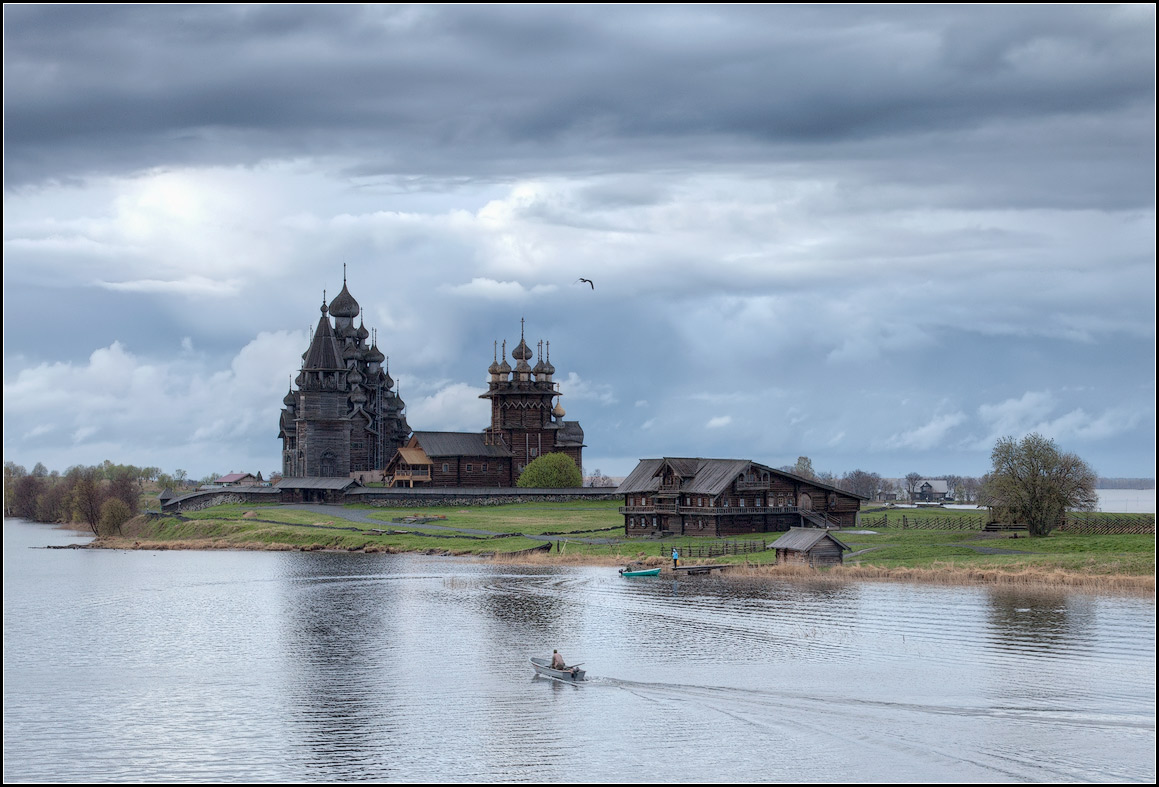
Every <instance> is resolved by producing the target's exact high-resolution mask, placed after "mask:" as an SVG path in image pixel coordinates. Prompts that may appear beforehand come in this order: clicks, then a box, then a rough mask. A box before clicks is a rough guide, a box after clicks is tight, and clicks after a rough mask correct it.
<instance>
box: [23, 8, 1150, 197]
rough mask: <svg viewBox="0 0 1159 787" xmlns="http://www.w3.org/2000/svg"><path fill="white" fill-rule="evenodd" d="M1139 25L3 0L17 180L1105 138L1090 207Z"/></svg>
mask: <svg viewBox="0 0 1159 787" xmlns="http://www.w3.org/2000/svg"><path fill="white" fill-rule="evenodd" d="M1152 20H1153V17H1150V16H1148V14H1147V13H1146V12H1143V11H1139V10H1131V9H1116V8H1108V7H1101V6H1100V7H1090V6H1083V7H1071V6H1068V7H1049V8H1037V7H987V8H981V9H973V8H962V7H934V8H916V9H915V8H911V7H905V8H903V7H887V8H884V9H883V8H877V7H872V8H871V7H857V6H852V7H847V6H833V7H797V6H753V7H728V8H719V7H699V6H680V7H676V8H672V7H668V8H664V9H652V8H650V7H642V6H641V7H607V6H577V7H570V6H544V7H538V6H533V7H525V6H518V7H515V6H499V7H493V6H417V7H410V6H403V7H398V6H391V7H379V6H335V7H331V6H305V7H302V6H187V7H168V6H145V7H140V6H127V5H126V6H17V7H11V6H10V7H8V8H6V52H5V61H6V62H5V65H6V68H5V90H6V136H7V139H6V143H7V152H6V159H7V161H6V163H7V170H8V172H7V175H8V184H9V185H10V186H11V185H14V184H20V183H25V182H30V181H38V180H42V179H54V178H57V179H58V178H63V177H77V176H83V175H85V174H91V173H102V172H123V171H133V170H136V169H142V168H149V167H156V166H170V165H182V164H191V163H202V164H204V163H222V164H239V163H240V164H249V163H254V162H256V161H259V160H262V159H268V158H273V157H287V156H318V155H328V154H329V155H335V156H338V157H349V158H350V159H352V160H354V159H356V160H357V161H358V163H357V164H352V165H351V167H352V169H351V171H352V172H356V173H358V174H363V175H366V174H377V173H407V172H420V171H421V172H423V173H426V174H428V175H443V176H447V177H502V178H506V177H513V176H518V175H524V174H528V173H542V172H549V171H559V172H574V171H577V170H591V171H608V170H613V171H631V170H639V169H648V168H651V167H656V166H660V165H661V162H663V165H664V166H671V165H672V164H673V162H675V161H682V162H684V165H685V166H689V165H699V166H703V167H710V166H720V165H724V166H730V165H733V166H735V165H739V164H741V163H742V162H743V163H750V164H751V163H754V162H759V161H765V162H768V161H796V160H804V159H812V158H821V159H831V160H834V161H835V162H849V161H854V162H857V165H858V166H872V162H874V161H892V160H893V159H894V158H895V157H896V156H897V154H898V153H899V150H900V149H899V146H907V147H909V148H910V149H911V150H917V151H922V152H924V153H925V154H926V155H925V156H924V157H923V158H926V159H928V160H930V161H932V162H937V160H938V154H939V147H941V155H942V156H944V157H947V158H951V159H957V158H958V157H960V156H967V157H969V156H975V157H976V158H977V159H978V160H979V161H980V162H985V163H984V164H983V166H984V167H985V166H987V165H988V166H989V167H994V168H995V170H996V171H1001V168H1002V167H1003V166H1006V164H1008V163H1009V162H1011V161H1021V162H1022V166H1024V167H1028V168H1029V169H1031V170H1033V171H1034V172H1036V173H1037V172H1038V171H1039V169H1040V168H1041V167H1043V166H1044V163H1043V160H1044V159H1045V158H1046V157H1045V156H1043V155H1041V153H1036V151H1041V149H1042V148H1043V147H1044V146H1052V145H1055V144H1058V145H1066V144H1068V140H1071V139H1073V138H1075V137H1076V136H1077V137H1079V138H1081V139H1082V140H1084V141H1085V140H1086V139H1088V138H1089V137H1091V136H1096V137H1097V136H1100V135H1104V134H1105V135H1107V136H1108V138H1109V143H1114V144H1108V145H1107V146H1106V147H1105V148H1104V149H1102V150H1099V149H1097V148H1096V149H1095V150H1094V151H1093V155H1094V160H1091V159H1090V156H1091V155H1092V150H1091V148H1089V147H1084V159H1083V160H1081V161H1079V162H1076V170H1079V172H1076V173H1071V174H1072V176H1073V175H1075V174H1078V175H1080V176H1082V177H1084V178H1090V179H1091V182H1092V184H1093V188H1092V189H1090V190H1083V193H1086V194H1087V199H1090V200H1096V199H1103V198H1105V199H1112V198H1113V199H1117V200H1120V201H1122V200H1124V199H1127V200H1132V201H1134V202H1138V201H1140V200H1146V199H1147V198H1149V196H1150V192H1149V191H1148V192H1147V193H1146V194H1139V193H1133V194H1130V195H1128V196H1126V197H1124V194H1123V192H1122V190H1121V189H1116V188H1113V187H1112V186H1111V184H1110V183H1106V184H1103V183H1100V178H1099V172H1101V171H1105V170H1110V171H1112V172H1116V171H1117V170H1119V169H1121V168H1123V167H1124V166H1125V164H1124V163H1123V162H1124V160H1125V159H1126V158H1127V157H1128V156H1129V155H1130V154H1131V153H1132V152H1137V151H1138V150H1139V149H1140V145H1145V144H1149V142H1150V137H1151V135H1152V133H1153V124H1152V123H1151V122H1150V118H1151V112H1150V106H1151V96H1152V92H1153V69H1152V55H1153V48H1154V35H1153V28H1152V25H1151V21H1152ZM990 128H1000V129H1001V130H1002V133H1003V135H1004V136H1003V144H1002V146H1000V147H997V148H996V147H995V145H994V144H992V141H991V140H988V139H986V137H985V130H986V129H990ZM971 135H978V136H971ZM947 138H949V139H951V140H954V142H955V145H954V147H955V151H954V152H950V151H947V150H946V140H947ZM1056 140H1057V141H1056ZM959 144H961V145H962V146H963V147H962V150H961V151H958V150H957V147H958V145H959ZM1051 158H1052V159H1054V158H1056V157H1054V156H1052V157H1051ZM956 165H957V162H956V161H953V162H947V166H951V167H952V166H956ZM984 176H985V172H984V171H983V172H982V173H980V174H979V176H978V179H980V180H982V179H984ZM901 177H905V174H904V173H902V174H901ZM922 177H924V178H928V177H930V173H929V172H923V175H922ZM963 177H964V176H963V175H962V174H961V173H959V174H958V175H957V176H956V179H963ZM965 179H966V180H970V179H971V178H970V177H969V176H965ZM1027 180H1028V181H1033V180H1035V178H1034V177H1033V176H1028V177H1027ZM1108 180H1109V178H1108ZM1116 182H1117V181H1116ZM1028 188H1034V186H1031V185H1030V184H1029V183H1028ZM1009 189H1010V184H1009V183H1007V190H1008V191H1009ZM1054 191H1055V190H1053V189H1047V190H1045V195H1044V196H1047V195H1049V194H1051V193H1054Z"/></svg>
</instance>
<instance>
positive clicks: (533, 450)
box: [531, 448, 539, 456]
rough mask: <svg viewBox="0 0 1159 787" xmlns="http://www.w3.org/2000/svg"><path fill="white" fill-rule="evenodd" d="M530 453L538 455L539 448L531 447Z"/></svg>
mask: <svg viewBox="0 0 1159 787" xmlns="http://www.w3.org/2000/svg"><path fill="white" fill-rule="evenodd" d="M531 455H532V456H539V449H538V448H532V449H531Z"/></svg>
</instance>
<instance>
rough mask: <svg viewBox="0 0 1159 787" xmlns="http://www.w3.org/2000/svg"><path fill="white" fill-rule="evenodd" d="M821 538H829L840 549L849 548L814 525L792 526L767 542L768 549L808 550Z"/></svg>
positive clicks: (826, 531)
mask: <svg viewBox="0 0 1159 787" xmlns="http://www.w3.org/2000/svg"><path fill="white" fill-rule="evenodd" d="M823 538H828V539H830V540H831V541H832V542H833V543H835V544H836V545H837V546H839V547H841V548H842V549H850V547H848V546H846V545H845V544H843V543H841V541H840V540H839V539H838V538H837V536H835V535H833V534H832V533H830V532H829V531H828V530H821V529H820V528H814V527H794V528H793V529H792V530H790V531H789V532H788V533H785V535H783V536H781V537H780V538H778V539H777V540H776V541H774V542H773V543H771V544H769V549H790V550H792V551H794V552H808V551H809V550H810V549H812V548H813V547H814V546H816V544H817V542H818V541H820V540H821V539H823Z"/></svg>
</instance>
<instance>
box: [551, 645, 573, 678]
mask: <svg viewBox="0 0 1159 787" xmlns="http://www.w3.org/2000/svg"><path fill="white" fill-rule="evenodd" d="M551 668H552V669H557V670H559V671H560V672H570V673H572V674H573V675H574V674H575V671H576V670H577V669H579V667H569V666H567V664H565V663H564V660H563V655H562V654H561V653H560V652H559V651H558V650H553V651H552V652H551Z"/></svg>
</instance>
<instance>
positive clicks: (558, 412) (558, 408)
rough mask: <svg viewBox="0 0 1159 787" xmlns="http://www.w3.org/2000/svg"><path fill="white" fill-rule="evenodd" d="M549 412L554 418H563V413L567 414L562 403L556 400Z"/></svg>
mask: <svg viewBox="0 0 1159 787" xmlns="http://www.w3.org/2000/svg"><path fill="white" fill-rule="evenodd" d="M551 414H552V415H554V416H555V417H556V418H563V417H564V416H565V415H567V411H566V410H564V409H563V405H562V404H560V403H559V402H556V403H555V407H554V409H552V411H551Z"/></svg>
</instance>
